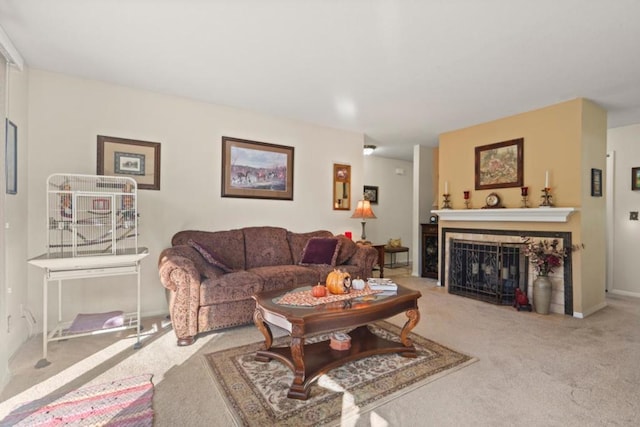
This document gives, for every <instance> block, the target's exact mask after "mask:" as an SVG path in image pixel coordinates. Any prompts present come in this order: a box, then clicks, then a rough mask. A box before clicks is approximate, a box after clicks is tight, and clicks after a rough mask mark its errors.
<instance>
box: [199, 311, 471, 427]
mask: <svg viewBox="0 0 640 427" xmlns="http://www.w3.org/2000/svg"><path fill="white" fill-rule="evenodd" d="M370 328H371V329H372V331H373V332H374V333H376V334H378V335H380V336H382V337H384V338H386V339H390V340H395V341H398V336H399V333H400V328H399V327H397V326H395V325H393V324H391V323H389V322H378V323H376V324H375V325H370ZM410 338H411V339H412V340H413V343H414V345H415V347H416V349H417V353H418V357H416V358H405V357H402V356H400V355H398V354H384V355H376V356H370V357H366V358H363V359H360V360H356V361H353V362H349V363H347V364H345V365H343V366H341V367H338V368H335V369H332V370H331V371H329V372H328V373H327V374H325V375H323V376H321V377H320V378H319V379H318V381H317V382H315V383H314V384H312V385H311V389H310V395H309V399H307V400H306V401H301V400H296V399H289V398H287V393H288V391H289V387H290V385H291V382H292V380H293V374H292V372H291V371H290V369H288V368H287V367H286V366H285V365H283V364H282V363H280V362H278V361H276V360H272V361H271V362H268V363H262V362H256V361H254V356H255V352H256V351H257V350H259V349H261V348H262V346H263V342H258V343H253V344H249V345H245V346H241V347H235V348H231V349H227V350H222V351H218V352H214V353H209V354H207V355H205V359H206V362H207V364H208V366H209V368H210V371H211V373H212V378H213V380H214V381H213V382H214V384H215V385H216V386H217V387H218V389H219V391H220V393H221V395H222V396H224V398H225V399H226V404H227V407H228V409H229V411H230V412H231V413H232V414H233V416H234V418H235V420H236V422H237V423H238V424H239V425H247V426H262V425H266V424H270V425H278V426H289V425H290V426H301V425H327V424H335V423H340V422H342V423H351V422H353V424H355V420H357V419H358V417H360V416H362V415H363V414H365V413H366V412H368V411H371V410H372V409H374V408H376V407H378V406H380V405H382V404H384V403H386V402H389V401H390V400H393V399H395V398H397V397H399V396H401V395H403V394H405V393H407V392H410V391H412V390H415V388H417V387H421V386H423V385H425V384H427V383H428V382H430V381H433V380H435V379H437V378H439V377H441V376H443V375H446V374H449V373H451V372H454V371H455V370H457V369H459V368H462V367H464V366H467V365H468V364H470V363H472V362H474V361H475V360H476V359H473V358H471V357H469V356H466V355H464V354H461V353H458V352H456V351H453V350H451V349H449V348H447V347H444V346H442V345H440V344H438V343H435V342H433V341H431V340H428V339H426V338H423V337H421V336H419V335H417V334H414V333H411V334H410ZM318 339H323V337H318ZM286 343H288V338H286V337H282V338H279V339H277V340H276V341H275V343H274V346H281V345H286Z"/></svg>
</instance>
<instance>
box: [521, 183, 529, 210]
mask: <svg viewBox="0 0 640 427" xmlns="http://www.w3.org/2000/svg"><path fill="white" fill-rule="evenodd" d="M520 195H521V196H522V205H521V206H520V207H521V208H528V207H529V202H528V200H529V187H521V188H520Z"/></svg>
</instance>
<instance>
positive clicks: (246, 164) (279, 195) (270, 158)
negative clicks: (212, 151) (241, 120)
mask: <svg viewBox="0 0 640 427" xmlns="http://www.w3.org/2000/svg"><path fill="white" fill-rule="evenodd" d="M293 152H294V149H293V147H287V146H284V145H275V144H268V143H266V142H257V141H248V140H245V139H238V138H231V137H228V136H223V137H222V197H243V198H252V199H280V200H293Z"/></svg>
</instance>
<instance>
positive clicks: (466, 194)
mask: <svg viewBox="0 0 640 427" xmlns="http://www.w3.org/2000/svg"><path fill="white" fill-rule="evenodd" d="M464 207H465V209H471V201H470V200H469V192H468V191H465V192H464Z"/></svg>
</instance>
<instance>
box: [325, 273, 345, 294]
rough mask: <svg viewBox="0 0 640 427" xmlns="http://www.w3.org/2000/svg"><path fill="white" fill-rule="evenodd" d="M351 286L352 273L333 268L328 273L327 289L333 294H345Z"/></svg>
mask: <svg viewBox="0 0 640 427" xmlns="http://www.w3.org/2000/svg"><path fill="white" fill-rule="evenodd" d="M350 288H351V275H350V274H349V273H347V272H346V271H340V270H337V269H336V270H333V271H332V272H331V273H329V274H328V275H327V290H328V291H329V292H331V293H332V294H336V295H339V294H344V293H347V292H349V289H350Z"/></svg>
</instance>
